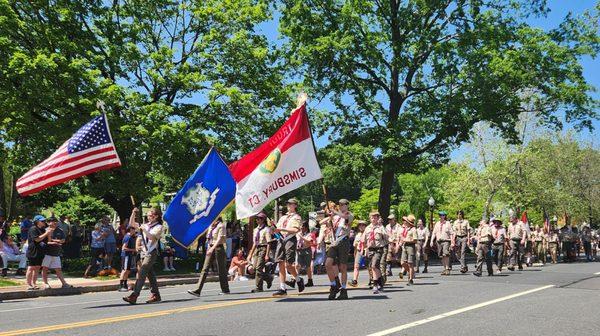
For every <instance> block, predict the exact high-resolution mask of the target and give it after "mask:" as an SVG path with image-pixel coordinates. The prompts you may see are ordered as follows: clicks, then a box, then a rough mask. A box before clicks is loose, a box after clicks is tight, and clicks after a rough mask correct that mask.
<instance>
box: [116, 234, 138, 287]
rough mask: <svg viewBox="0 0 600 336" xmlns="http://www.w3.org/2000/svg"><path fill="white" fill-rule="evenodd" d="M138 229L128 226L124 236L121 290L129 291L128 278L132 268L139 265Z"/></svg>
mask: <svg viewBox="0 0 600 336" xmlns="http://www.w3.org/2000/svg"><path fill="white" fill-rule="evenodd" d="M136 239H137V234H136V229H135V227H133V226H129V227H128V228H127V233H126V234H125V236H124V237H123V246H122V248H121V278H120V285H121V287H120V288H119V292H126V291H128V287H127V279H128V278H129V273H130V272H131V270H134V269H136V267H137V261H136V259H137V251H136Z"/></svg>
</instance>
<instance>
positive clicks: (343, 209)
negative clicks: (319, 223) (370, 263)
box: [324, 199, 354, 300]
mask: <svg viewBox="0 0 600 336" xmlns="http://www.w3.org/2000/svg"><path fill="white" fill-rule="evenodd" d="M348 204H350V202H348V200H347V199H341V200H340V201H339V211H335V210H333V211H332V212H331V215H332V220H331V221H330V222H327V223H331V232H332V234H333V241H332V242H331V247H330V248H329V251H327V261H325V268H326V269H327V276H328V277H329V282H330V288H329V300H334V299H335V297H336V295H337V293H338V292H339V293H340V296H339V297H338V300H347V299H348V292H347V291H346V283H347V282H348V253H349V252H350V240H349V238H348V235H349V234H350V225H351V224H352V220H353V219H354V216H353V215H352V213H351V212H350V211H348ZM327 223H324V224H326V225H328V224H327ZM338 274H339V278H338Z"/></svg>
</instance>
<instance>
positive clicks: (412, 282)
mask: <svg viewBox="0 0 600 336" xmlns="http://www.w3.org/2000/svg"><path fill="white" fill-rule="evenodd" d="M414 284H415V283H414V281H413V280H412V279H410V280H408V283H407V284H406V285H407V286H412V285H414Z"/></svg>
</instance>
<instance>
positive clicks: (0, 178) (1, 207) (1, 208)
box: [0, 166, 7, 214]
mask: <svg viewBox="0 0 600 336" xmlns="http://www.w3.org/2000/svg"><path fill="white" fill-rule="evenodd" d="M6 189H7V188H6V186H5V184H4V167H3V166H0V212H4V213H5V214H6V194H5V192H6Z"/></svg>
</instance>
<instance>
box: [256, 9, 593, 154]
mask: <svg viewBox="0 0 600 336" xmlns="http://www.w3.org/2000/svg"><path fill="white" fill-rule="evenodd" d="M548 5H549V7H550V13H548V16H547V17H543V18H531V19H530V20H529V23H530V24H531V25H532V26H536V27H540V28H542V29H545V30H549V29H552V28H556V27H557V25H558V24H559V23H560V22H561V21H562V20H563V19H564V17H565V16H566V15H567V14H568V13H569V12H573V13H574V14H575V15H578V14H581V13H583V12H584V11H585V10H587V9H591V8H593V7H594V6H595V0H549V1H548ZM277 21H278V20H277V18H275V20H273V21H271V22H267V23H265V24H263V25H262V26H261V27H260V30H261V31H262V32H263V33H264V34H265V35H266V36H268V37H269V38H272V39H273V40H279V41H278V42H279V43H280V39H281V36H280V34H279V33H278V31H277ZM582 65H583V67H584V76H585V78H586V79H587V80H588V81H589V83H591V84H592V85H593V86H595V87H596V88H600V61H599V60H598V59H595V60H593V59H591V58H586V59H583V60H582ZM593 96H594V97H595V98H596V99H600V94H599V93H598V92H596V93H593ZM310 105H311V104H310V101H309V107H311V106H310ZM318 107H319V108H321V109H325V110H333V109H334V107H333V105H332V104H331V103H329V102H327V101H322V102H321V103H320V104H319V106H318ZM593 125H594V127H595V129H598V128H600V121H598V120H595V121H594V122H593ZM569 130H572V125H565V128H564V132H567V131H569ZM578 137H579V138H580V139H581V140H583V141H585V142H589V140H590V139H593V143H594V145H595V146H596V147H598V145H599V144H600V137H599V136H598V131H593V132H589V131H584V132H582V133H580V134H578ZM315 142H316V146H317V147H318V148H322V147H324V146H326V145H327V144H328V140H327V138H326V137H319V138H316V139H315ZM464 150H465V149H464V147H461V148H458V149H456V150H454V151H453V152H452V154H451V159H452V160H453V161H460V160H461V159H462V157H463V153H464Z"/></svg>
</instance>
